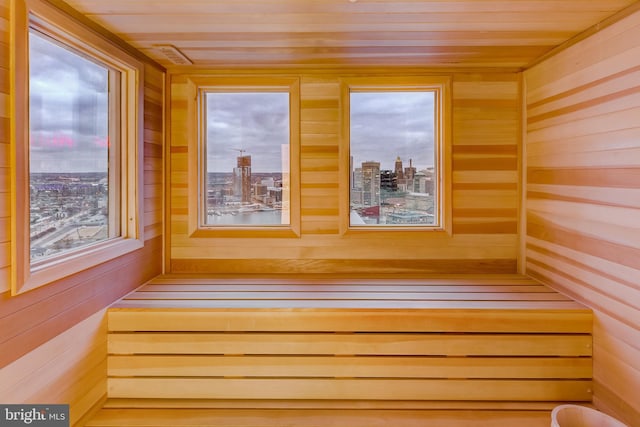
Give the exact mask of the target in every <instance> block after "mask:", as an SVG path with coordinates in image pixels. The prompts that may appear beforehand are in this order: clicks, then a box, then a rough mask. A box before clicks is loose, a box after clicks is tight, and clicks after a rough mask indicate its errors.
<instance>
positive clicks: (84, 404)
mask: <svg viewBox="0 0 640 427" xmlns="http://www.w3.org/2000/svg"><path fill="white" fill-rule="evenodd" d="M8 24H9V2H8V1H4V0H3V1H1V2H0V34H1V36H0V47H1V49H0V55H1V57H0V93H1V96H0V98H1V101H2V106H1V107H0V177H2V178H0V198H1V199H2V200H0V226H1V228H0V325H1V326H0V328H1V330H2V333H1V334H0V367H2V370H1V371H0V376H2V380H1V381H0V383H1V384H2V386H1V387H0V389H1V391H0V395H1V396H2V398H1V399H0V400H2V401H4V402H10V403H25V402H33V403H42V402H52V403H56V402H59V403H70V404H71V417H72V422H74V423H75V422H77V421H79V420H80V419H81V418H82V416H83V415H84V414H85V413H86V412H87V411H89V410H90V409H91V408H92V407H93V406H94V405H95V404H96V403H97V402H100V401H101V399H103V398H104V396H105V393H106V358H105V355H106V347H105V346H106V341H101V342H100V344H98V341H100V338H99V337H98V336H97V335H96V334H98V335H99V334H100V333H104V328H105V327H106V326H105V325H104V324H102V323H100V322H99V321H98V320H95V321H94V320H92V319H96V317H95V316H99V314H96V313H100V312H101V310H103V309H104V308H105V307H106V306H107V305H109V304H111V303H112V302H114V301H115V300H117V299H118V298H120V297H121V296H122V295H124V294H126V293H127V292H129V291H131V290H132V289H134V288H135V287H137V286H138V285H140V284H141V283H143V282H144V281H146V280H148V279H149V278H150V277H153V276H155V275H157V274H158V273H159V272H160V262H161V260H160V256H159V254H160V253H161V251H162V237H161V235H162V230H161V224H162V215H161V214H158V213H160V212H162V197H161V194H160V195H158V193H157V191H156V192H155V193H154V192H151V191H149V192H147V191H146V190H147V187H145V202H144V209H145V219H146V223H145V239H146V242H145V247H144V248H143V249H141V250H139V251H137V252H134V253H131V254H129V255H127V256H125V257H123V258H121V259H117V260H114V261H113V262H109V263H105V264H101V265H99V266H96V267H94V268H91V269H88V270H85V271H82V272H81V273H78V274H77V275H73V276H69V277H66V278H64V279H62V280H58V281H56V282H54V283H50V284H48V285H46V286H44V287H41V288H40V289H37V290H34V291H31V292H28V293H25V294H24V295H20V296H16V297H11V296H10V294H9V292H8V285H9V283H10V281H9V269H10V268H11V265H10V264H11V262H10V252H9V250H8V247H9V244H10V233H9V232H8V230H7V227H8V225H7V224H8V220H9V218H10V209H9V207H10V199H9V193H10V192H9V180H7V179H4V177H5V176H9V175H8V174H9V164H10V162H9V157H10V147H9V144H8V142H9V127H8V122H9V117H8V112H9V110H8V109H6V108H5V101H6V100H7V99H8V97H7V94H8V93H9V86H8V79H7V75H8V74H7V73H8V67H9V57H8V55H9V50H8V32H9V25H8ZM145 74H146V79H145V88H144V89H145V90H144V93H145V103H144V106H145V110H147V112H148V114H146V115H145V119H144V127H145V129H146V131H145V132H144V135H145V137H144V141H143V143H144V144H145V147H144V153H145V162H144V164H145V175H148V174H158V175H159V176H160V180H159V181H158V183H159V184H161V183H162V179H161V178H162V160H161V159H162V151H163V146H164V145H163V144H164V142H163V133H164V132H163V127H164V125H163V121H162V114H161V112H162V110H163V104H164V100H163V95H162V91H163V85H164V71H163V70H161V69H159V68H157V66H155V65H147V66H146V67H145ZM159 113H160V114H159ZM156 146H157V147H158V148H155V147H156ZM145 184H147V183H145ZM148 184H151V183H148ZM148 188H151V187H148ZM5 248H6V249H5ZM76 325H77V327H76ZM103 338H104V336H103ZM54 365H55V366H54ZM5 380H6V381H5Z"/></svg>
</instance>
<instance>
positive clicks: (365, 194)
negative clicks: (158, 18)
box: [362, 161, 380, 206]
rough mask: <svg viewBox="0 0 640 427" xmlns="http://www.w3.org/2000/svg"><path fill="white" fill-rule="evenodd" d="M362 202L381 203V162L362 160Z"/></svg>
mask: <svg viewBox="0 0 640 427" xmlns="http://www.w3.org/2000/svg"><path fill="white" fill-rule="evenodd" d="M362 202H363V205H364V206H377V205H379V204H380V162H371V161H369V162H362Z"/></svg>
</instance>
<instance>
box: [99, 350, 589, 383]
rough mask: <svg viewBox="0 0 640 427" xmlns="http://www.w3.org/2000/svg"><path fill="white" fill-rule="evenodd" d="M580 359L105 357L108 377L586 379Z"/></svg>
mask: <svg viewBox="0 0 640 427" xmlns="http://www.w3.org/2000/svg"><path fill="white" fill-rule="evenodd" d="M591 364H592V362H591V359H590V358H585V357H513V358H510V357H502V356H501V357H495V358H490V357H438V358H436V357H424V356H414V357H396V358H390V357H386V358H381V357H373V356H343V357H331V356H330V357H318V356H304V357H297V356H202V355H197V356H194V355H184V356H180V355H110V356H109V372H108V374H109V376H110V377H131V376H153V377H178V376H180V377H306V376H311V377H325V378H331V377H360V378H511V379H514V378H529V379H532V378H574V379H584V378H591V376H592V369H591Z"/></svg>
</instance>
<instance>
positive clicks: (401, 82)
mask: <svg viewBox="0 0 640 427" xmlns="http://www.w3.org/2000/svg"><path fill="white" fill-rule="evenodd" d="M452 80H453V79H452V77H451V76H450V75H445V76H440V75H433V76H430V75H422V76H412V75H409V76H396V75H395V74H391V75H387V76H367V77H342V78H341V79H340V109H341V128H340V145H339V159H340V166H339V170H340V180H339V181H340V193H339V203H340V205H339V209H340V234H342V235H348V234H351V233H353V234H360V233H379V232H385V233H386V232H388V233H392V232H394V233H397V232H411V233H418V232H445V233H447V234H449V235H451V234H452V228H453V227H452V225H453V218H452V200H453V199H452V197H453V196H452V181H453V179H452V170H453V169H452V168H453V159H452V157H453V156H452V136H451V129H452V128H451V126H452V122H453V119H452V114H453V104H452V94H451V92H452V91H451V85H452ZM352 89H353V90H356V91H365V90H368V91H372V92H373V91H381V92H382V91H384V90H396V91H398V90H400V91H401V90H407V91H411V90H420V89H435V90H436V93H437V94H438V96H436V108H435V114H436V119H435V121H436V129H434V132H435V133H436V137H435V141H434V144H436V145H435V146H434V151H435V155H436V161H437V163H436V164H435V165H434V166H435V167H436V170H437V178H438V183H437V187H438V190H437V196H438V202H437V207H438V215H437V217H438V224H437V225H435V226H423V227H411V226H406V227H384V226H375V227H364V226H363V227H352V226H351V224H350V218H349V216H350V182H351V178H350V176H349V173H350V170H349V165H350V150H349V146H350V145H349V144H350V93H351V91H352Z"/></svg>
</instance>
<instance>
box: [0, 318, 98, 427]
mask: <svg viewBox="0 0 640 427" xmlns="http://www.w3.org/2000/svg"><path fill="white" fill-rule="evenodd" d="M106 332H107V322H106V315H105V310H101V311H99V312H97V313H96V314H94V315H92V316H90V317H89V318H87V319H86V320H84V321H82V322H80V323H78V324H77V325H75V326H73V327H72V328H70V329H68V330H66V331H65V332H63V333H62V334H60V335H58V336H57V337H55V338H53V339H52V340H50V341H48V342H46V343H45V344H43V345H41V346H40V347H38V348H37V349H35V350H33V351H32V352H30V353H28V354H27V355H25V356H23V357H21V358H19V359H17V360H15V361H14V362H12V363H10V364H9V365H7V366H5V367H3V368H2V369H0V400H1V401H2V402H3V403H5V404H12V403H16V404H20V403H34V404H38V403H40V404H42V403H45V402H46V403H48V404H55V403H61V404H69V405H70V410H71V411H70V412H71V413H70V416H71V420H70V423H71V425H75V424H76V423H77V422H78V421H79V420H80V418H82V416H83V415H84V414H85V413H87V412H88V411H89V410H91V409H92V407H93V406H94V405H95V404H96V403H98V402H101V401H103V400H104V399H105V397H106V393H107V382H106V376H107V373H106V370H107V339H106Z"/></svg>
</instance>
